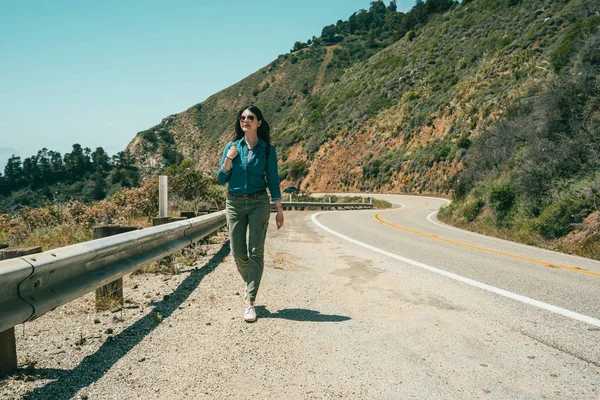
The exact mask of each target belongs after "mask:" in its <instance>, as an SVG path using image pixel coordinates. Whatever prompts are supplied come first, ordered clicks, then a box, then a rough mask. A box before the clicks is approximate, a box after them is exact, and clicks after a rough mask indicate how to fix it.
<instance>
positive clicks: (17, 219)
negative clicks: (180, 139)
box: [0, 160, 224, 251]
mask: <svg viewBox="0 0 600 400" xmlns="http://www.w3.org/2000/svg"><path fill="white" fill-rule="evenodd" d="M191 165H192V163H191V162H190V161H189V160H184V161H183V162H181V163H180V164H179V165H177V166H172V167H169V168H167V169H166V170H165V171H164V174H166V175H167V176H168V177H169V213H170V215H172V216H179V213H180V212H181V211H198V210H204V209H209V208H219V209H222V208H223V205H224V196H223V193H222V190H221V188H220V187H218V186H217V185H216V183H214V182H212V181H211V180H209V179H208V178H207V177H205V176H204V174H203V173H202V172H200V171H198V170H196V169H194V168H192V167H191ZM157 215H158V179H157V177H149V178H147V179H146V180H144V181H143V182H142V183H141V185H140V186H139V187H136V188H128V189H123V190H121V191H119V192H117V193H115V194H113V195H111V196H109V197H108V198H106V199H105V200H101V201H98V202H93V203H90V204H85V203H84V202H82V201H79V200H69V201H66V202H47V204H46V205H44V206H42V207H35V208H33V207H28V206H22V207H20V208H19V209H18V211H16V212H13V213H11V214H0V243H6V244H8V245H9V246H14V247H27V246H42V249H43V251H46V250H50V249H53V248H57V247H63V246H67V245H70V244H75V243H80V242H83V241H86V240H91V239H92V230H93V227H94V226H98V225H109V224H110V225H112V224H118V225H127V226H139V227H148V226H151V225H152V218H154V217H156V216H157Z"/></svg>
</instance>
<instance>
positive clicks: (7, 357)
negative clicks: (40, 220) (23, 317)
mask: <svg viewBox="0 0 600 400" xmlns="http://www.w3.org/2000/svg"><path fill="white" fill-rule="evenodd" d="M41 251H42V247H41V246H35V247H25V248H8V249H6V248H5V250H2V251H0V260H8V259H10V258H16V257H23V256H26V255H29V254H35V253H40V252H41ZM16 369H17V341H16V339H15V328H14V327H12V328H10V329H7V330H5V331H4V332H0V378H2V377H3V376H5V375H8V374H10V373H11V372H13V371H14V370H16Z"/></svg>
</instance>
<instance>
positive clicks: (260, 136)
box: [217, 105, 283, 322]
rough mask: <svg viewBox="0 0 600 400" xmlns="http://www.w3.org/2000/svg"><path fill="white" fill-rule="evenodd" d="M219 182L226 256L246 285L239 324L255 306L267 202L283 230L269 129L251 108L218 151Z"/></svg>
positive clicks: (250, 318) (248, 318) (252, 318)
mask: <svg viewBox="0 0 600 400" xmlns="http://www.w3.org/2000/svg"><path fill="white" fill-rule="evenodd" d="M217 176H218V178H217V179H218V181H219V183H220V184H224V183H225V182H228V191H227V207H226V209H227V211H226V213H227V226H228V228H229V242H230V244H231V253H232V255H233V258H234V260H235V263H236V265H237V268H238V271H239V272H240V275H242V278H243V279H244V282H246V308H245V310H244V320H245V321H247V322H254V321H256V310H255V308H254V302H255V300H256V294H257V292H258V287H259V285H260V280H261V278H262V274H263V268H264V249H265V247H264V245H265V237H266V235H267V227H268V225H269V215H270V212H271V204H270V202H269V196H268V195H267V191H266V189H267V187H268V188H269V192H270V193H271V199H272V201H273V202H274V203H275V206H276V207H277V216H276V217H275V221H276V223H277V229H279V228H281V227H282V226H283V208H282V206H281V190H280V188H279V172H278V170H277V153H276V152H275V147H273V146H272V145H271V136H270V128H269V124H268V123H267V121H265V119H264V118H263V115H262V112H261V111H260V110H259V109H258V108H257V107H255V106H254V105H249V106H246V107H244V108H242V109H241V110H240V112H239V113H238V116H237V119H236V121H235V133H234V135H233V138H232V141H230V142H229V143H227V145H226V146H225V149H224V150H223V156H222V157H221V163H220V164H219V171H218V175H217Z"/></svg>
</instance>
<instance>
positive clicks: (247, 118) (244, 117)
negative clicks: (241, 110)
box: [240, 115, 256, 121]
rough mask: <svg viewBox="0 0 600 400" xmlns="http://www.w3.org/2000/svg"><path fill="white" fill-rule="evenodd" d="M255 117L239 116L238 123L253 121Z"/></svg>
mask: <svg viewBox="0 0 600 400" xmlns="http://www.w3.org/2000/svg"><path fill="white" fill-rule="evenodd" d="M255 118H256V117H255V116H254V115H240V121H245V120H248V121H254V119H255Z"/></svg>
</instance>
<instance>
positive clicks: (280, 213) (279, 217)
mask: <svg viewBox="0 0 600 400" xmlns="http://www.w3.org/2000/svg"><path fill="white" fill-rule="evenodd" d="M275 222H277V229H281V227H282V226H283V208H281V207H277V215H276V216H275Z"/></svg>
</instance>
